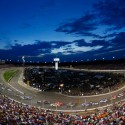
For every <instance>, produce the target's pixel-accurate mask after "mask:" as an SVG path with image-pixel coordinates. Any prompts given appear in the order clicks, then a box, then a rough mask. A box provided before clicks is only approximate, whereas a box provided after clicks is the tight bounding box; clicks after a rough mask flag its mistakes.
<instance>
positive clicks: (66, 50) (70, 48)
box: [51, 43, 103, 55]
mask: <svg viewBox="0 0 125 125" xmlns="http://www.w3.org/2000/svg"><path fill="white" fill-rule="evenodd" d="M102 47H103V46H99V45H98V46H93V47H91V46H78V45H77V43H71V44H68V45H65V46H62V47H60V48H54V49H52V50H51V53H53V54H58V53H62V55H66V54H68V55H69V54H72V53H81V52H88V51H93V50H98V49H101V48H102Z"/></svg>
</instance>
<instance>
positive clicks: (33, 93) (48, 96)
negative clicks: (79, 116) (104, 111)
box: [0, 67, 125, 112]
mask: <svg viewBox="0 0 125 125" xmlns="http://www.w3.org/2000/svg"><path fill="white" fill-rule="evenodd" d="M12 69H18V70H19V72H18V73H17V74H16V75H15V76H14V77H13V78H12V79H11V80H10V82H9V83H6V82H5V81H4V80H3V78H2V75H3V73H4V71H5V70H7V69H6V68H5V69H0V74H1V77H0V92H1V93H3V94H5V95H7V96H8V97H10V98H12V99H14V100H17V101H19V102H22V103H25V104H28V105H34V106H38V107H41V108H45V109H52V110H57V111H61V110H62V111H66V112H68V111H72V112H74V111H85V110H90V109H93V108H95V109H97V108H99V107H100V108H101V107H103V106H104V107H105V106H108V105H112V104H113V103H115V102H118V101H120V100H123V99H125V95H124V96H123V97H121V98H117V99H115V100H112V101H111V100H110V98H111V96H113V95H118V94H120V93H122V92H124V91H125V87H123V88H122V89H119V90H117V91H115V92H112V93H106V94H100V95H91V96H74V97H72V96H65V95H62V94H60V93H55V92H42V91H38V90H35V89H33V88H32V87H30V86H28V85H26V84H24V83H23V82H22V71H23V68H17V67H13V68H12ZM100 71H101V70H99V72H100ZM110 72H111V70H110ZM113 72H114V71H113ZM115 72H117V71H116V70H115ZM118 72H125V71H121V70H119V71H118ZM2 87H3V88H2ZM23 95H25V96H30V97H32V99H28V100H26V99H22V98H20V96H23ZM104 98H107V99H108V102H107V103H99V104H97V105H95V106H88V107H83V106H82V105H81V104H82V103H84V102H86V103H87V102H99V101H100V100H102V99H104ZM39 100H41V101H43V100H48V101H49V102H51V103H55V102H63V103H64V105H63V106H60V107H54V106H50V104H44V103H43V102H42V103H41V104H38V103H37V101H39ZM68 103H74V104H75V106H73V105H70V106H67V104H68Z"/></svg>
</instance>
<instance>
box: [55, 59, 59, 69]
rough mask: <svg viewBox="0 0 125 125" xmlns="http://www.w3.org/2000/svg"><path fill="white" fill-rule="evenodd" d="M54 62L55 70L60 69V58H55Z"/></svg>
mask: <svg viewBox="0 0 125 125" xmlns="http://www.w3.org/2000/svg"><path fill="white" fill-rule="evenodd" d="M54 62H55V70H58V63H59V58H54Z"/></svg>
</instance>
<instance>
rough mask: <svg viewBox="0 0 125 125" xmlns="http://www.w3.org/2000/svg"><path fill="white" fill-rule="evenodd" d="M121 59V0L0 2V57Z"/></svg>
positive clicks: (124, 33)
mask: <svg viewBox="0 0 125 125" xmlns="http://www.w3.org/2000/svg"><path fill="white" fill-rule="evenodd" d="M22 56H25V60H26V61H43V62H52V61H53V58H55V57H58V58H60V61H61V62H67V61H71V62H72V61H89V60H107V59H108V60H112V59H119V58H125V0H0V59H1V60H8V61H9V60H12V61H13V60H14V61H22V58H21V57H22Z"/></svg>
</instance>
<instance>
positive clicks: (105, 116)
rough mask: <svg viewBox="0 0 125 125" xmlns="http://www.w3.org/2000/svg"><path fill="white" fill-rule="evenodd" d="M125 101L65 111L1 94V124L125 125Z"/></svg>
mask: <svg viewBox="0 0 125 125" xmlns="http://www.w3.org/2000/svg"><path fill="white" fill-rule="evenodd" d="M124 124H125V101H121V102H118V103H115V104H114V105H113V106H111V107H108V108H105V109H97V110H95V111H93V112H92V113H87V111H86V112H84V113H80V114H79V113H78V112H76V113H73V114H72V113H70V112H67V113H63V112H54V111H51V110H45V109H41V108H38V107H34V106H30V105H25V104H22V103H19V102H16V101H14V100H13V99H10V98H8V97H6V96H5V95H2V94H0V125H124Z"/></svg>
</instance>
